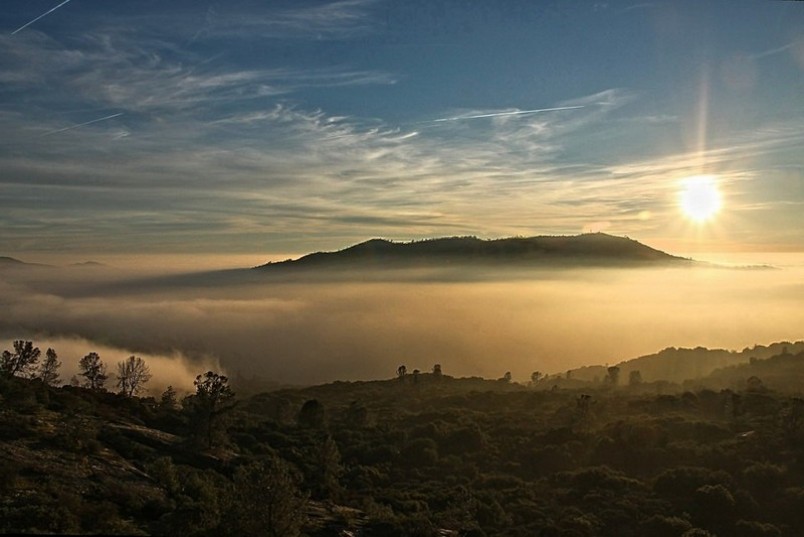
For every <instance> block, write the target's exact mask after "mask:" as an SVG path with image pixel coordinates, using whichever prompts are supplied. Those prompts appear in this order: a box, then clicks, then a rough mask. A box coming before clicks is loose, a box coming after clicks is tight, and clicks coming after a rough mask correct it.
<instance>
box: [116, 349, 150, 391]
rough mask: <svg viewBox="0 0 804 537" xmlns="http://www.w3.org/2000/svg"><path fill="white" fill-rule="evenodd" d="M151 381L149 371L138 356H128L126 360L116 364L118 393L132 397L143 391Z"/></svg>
mask: <svg viewBox="0 0 804 537" xmlns="http://www.w3.org/2000/svg"><path fill="white" fill-rule="evenodd" d="M149 380H151V370H150V368H149V367H148V366H147V365H146V364H145V360H143V359H142V358H140V357H139V356H129V357H128V360H124V361H122V362H118V364H117V387H118V388H120V393H122V394H124V395H127V396H129V397H133V396H134V395H136V394H138V393H139V392H140V391H142V390H143V388H144V387H145V384H147V383H148V381H149Z"/></svg>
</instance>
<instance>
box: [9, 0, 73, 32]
mask: <svg viewBox="0 0 804 537" xmlns="http://www.w3.org/2000/svg"><path fill="white" fill-rule="evenodd" d="M69 1H70V0H64V2H62V3H61V4H59V5H57V6H56V7H54V8H51V9H50V10H48V11H45V12H44V13H42V14H41V15H39V16H38V17H36V18H35V19H34V20H32V21H30V22H27V23H25V24H23V25H22V26H20V27H19V28H17V29H16V30H14V31H13V32H11V35H14V34H16V33H17V32H19V31H20V30H24V29H25V28H27V27H28V26H30V25H31V24H33V23H35V22H36V21H38V20H39V19H41V18H42V17H44V16H46V15H50V14H51V13H53V12H54V11H56V10H57V9H59V8H60V7H61V6H63V5H64V4H66V3H67V2H69Z"/></svg>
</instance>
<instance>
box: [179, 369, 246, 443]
mask: <svg viewBox="0 0 804 537" xmlns="http://www.w3.org/2000/svg"><path fill="white" fill-rule="evenodd" d="M193 384H194V385H195V390H196V393H195V396H194V397H193V398H192V399H191V405H190V406H191V408H192V410H193V417H194V418H195V419H194V420H193V421H195V422H196V423H195V425H197V426H198V427H199V429H200V431H201V432H202V433H203V435H204V438H205V440H206V444H207V447H208V448H211V447H212V445H213V442H214V438H215V433H216V432H217V427H218V425H219V424H220V421H221V416H222V415H223V414H224V413H225V412H226V411H227V410H229V408H230V402H231V400H232V399H233V398H234V395H235V394H234V392H233V391H232V389H231V388H230V387H229V379H228V378H227V377H226V376H224V375H219V374H217V373H213V372H212V371H207V372H206V373H204V374H203V375H198V376H197V377H195V381H194V382H193Z"/></svg>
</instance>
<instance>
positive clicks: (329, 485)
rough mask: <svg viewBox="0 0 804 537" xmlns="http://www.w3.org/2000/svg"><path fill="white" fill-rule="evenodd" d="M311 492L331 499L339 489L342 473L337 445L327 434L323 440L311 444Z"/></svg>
mask: <svg viewBox="0 0 804 537" xmlns="http://www.w3.org/2000/svg"><path fill="white" fill-rule="evenodd" d="M312 459H313V460H314V461H315V467H314V469H313V476H312V477H313V482H312V489H313V491H314V492H313V493H314V494H315V495H316V496H318V497H319V498H327V499H332V498H333V497H334V496H335V495H336V494H337V493H338V492H339V491H340V488H341V486H340V483H339V479H340V477H341V476H342V475H343V465H342V464H341V453H340V451H339V450H338V445H337V444H336V443H335V441H334V440H333V439H332V437H331V436H329V435H327V437H326V438H325V439H324V441H323V442H321V443H319V444H317V445H315V446H313V453H312Z"/></svg>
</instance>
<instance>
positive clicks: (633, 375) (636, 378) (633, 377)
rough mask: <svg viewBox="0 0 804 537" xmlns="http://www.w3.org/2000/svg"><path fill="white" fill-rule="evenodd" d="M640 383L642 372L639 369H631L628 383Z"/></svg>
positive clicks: (633, 384)
mask: <svg viewBox="0 0 804 537" xmlns="http://www.w3.org/2000/svg"><path fill="white" fill-rule="evenodd" d="M640 384H642V373H640V372H639V371H637V370H634V371H631V372H630V373H629V374H628V385H629V386H639V385H640Z"/></svg>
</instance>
